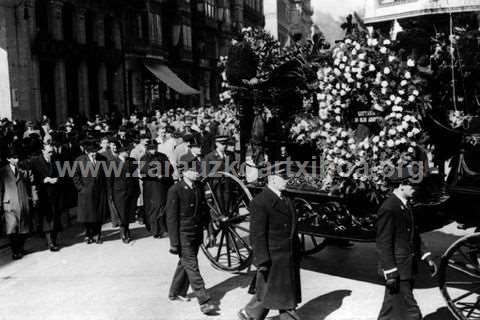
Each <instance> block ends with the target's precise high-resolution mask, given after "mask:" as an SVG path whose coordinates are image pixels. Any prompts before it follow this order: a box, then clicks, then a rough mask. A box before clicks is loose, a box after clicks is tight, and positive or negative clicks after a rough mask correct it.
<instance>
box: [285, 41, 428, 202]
mask: <svg viewBox="0 0 480 320" xmlns="http://www.w3.org/2000/svg"><path fill="white" fill-rule="evenodd" d="M392 47H393V44H392V42H391V41H390V40H388V39H376V38H371V37H367V38H365V39H361V40H352V39H346V40H344V41H343V42H340V43H338V44H337V45H336V46H335V47H334V48H333V50H332V51H331V52H332V54H331V57H330V59H329V60H328V61H327V62H326V63H324V65H323V66H322V67H321V68H320V70H319V71H318V79H319V88H318V93H317V100H318V104H319V111H318V115H314V116H311V115H299V116H298V117H297V119H296V121H295V124H294V125H293V126H292V128H291V133H292V137H293V139H295V141H297V142H299V143H314V144H316V145H317V147H318V149H319V151H320V152H321V154H322V157H323V160H324V161H323V163H324V164H326V167H324V172H323V177H322V179H318V180H316V181H319V185H318V186H317V187H318V188H320V189H324V190H328V191H330V192H332V193H334V192H338V193H341V194H349V193H358V192H365V193H368V195H369V196H370V197H371V198H372V200H374V199H375V198H377V200H378V197H379V196H382V195H384V194H385V192H386V191H387V190H388V188H387V183H386V178H385V168H391V167H392V166H398V165H403V164H408V163H410V162H412V161H413V160H414V159H415V157H416V154H417V150H418V148H419V146H420V144H421V140H422V134H421V132H422V130H421V114H422V108H423V105H424V103H423V100H422V95H421V85H420V78H418V77H417V75H416V70H417V69H416V66H415V61H414V60H413V59H408V61H401V60H400V59H399V58H398V56H397V55H396V53H395V51H394V50H393V48H392ZM362 108H363V109H364V110H365V109H369V110H372V111H374V112H375V114H376V115H377V119H378V120H377V122H378V123H377V125H378V127H379V129H378V130H376V132H368V133H367V134H365V133H364V134H361V133H360V132H359V131H361V129H360V128H362V126H360V128H356V129H354V126H353V124H352V121H351V114H352V112H355V111H356V109H362Z"/></svg>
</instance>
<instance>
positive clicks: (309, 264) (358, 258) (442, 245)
mask: <svg viewBox="0 0 480 320" xmlns="http://www.w3.org/2000/svg"><path fill="white" fill-rule="evenodd" d="M458 238H459V236H457V235H452V234H446V233H444V232H439V231H435V232H429V233H426V234H424V235H423V239H424V242H425V243H426V245H427V247H428V248H429V249H430V250H431V252H432V254H433V256H434V257H435V260H436V261H437V263H439V262H440V257H441V255H442V254H443V253H444V252H445V250H446V249H447V248H448V247H449V246H450V245H451V244H453V242H455V241H456V240H457V239H458ZM377 262H378V259H377V253H376V248H375V243H358V242H355V243H354V246H352V247H350V248H342V247H336V246H327V247H326V248H325V249H323V250H322V251H320V252H318V253H316V254H314V255H311V256H307V257H305V258H304V259H303V260H302V264H301V266H302V269H305V270H309V271H313V272H318V273H325V274H329V275H333V276H338V277H342V278H348V279H354V280H359V281H363V282H369V283H374V284H383V279H382V278H380V276H379V275H378V273H377ZM418 266H419V273H418V275H417V278H416V283H415V287H416V288H420V289H426V288H435V287H437V286H438V284H437V280H436V279H432V278H431V277H430V275H429V273H428V270H427V268H426V266H425V265H424V264H423V263H422V262H419V265H418Z"/></svg>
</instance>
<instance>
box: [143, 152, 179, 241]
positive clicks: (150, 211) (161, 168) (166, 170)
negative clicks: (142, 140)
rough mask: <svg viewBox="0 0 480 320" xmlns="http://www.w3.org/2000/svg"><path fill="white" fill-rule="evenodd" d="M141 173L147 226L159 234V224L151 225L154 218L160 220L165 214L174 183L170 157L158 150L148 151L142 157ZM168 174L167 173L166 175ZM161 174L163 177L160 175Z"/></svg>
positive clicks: (152, 231)
mask: <svg viewBox="0 0 480 320" xmlns="http://www.w3.org/2000/svg"><path fill="white" fill-rule="evenodd" d="M140 164H141V165H140V167H141V168H140V174H141V176H142V181H143V205H144V210H145V217H147V219H145V226H146V227H147V230H149V231H150V232H151V233H153V234H157V233H158V231H160V230H156V228H157V227H158V224H152V225H150V222H151V221H152V220H159V219H160V218H161V217H162V216H163V215H164V209H165V204H166V203H167V193H168V189H169V188H170V187H171V186H172V185H173V178H172V175H173V167H172V165H171V164H170V162H169V161H168V157H167V156H166V155H165V154H163V153H159V152H156V153H154V154H151V153H149V152H147V153H146V154H145V155H144V156H143V157H142V158H141V159H140ZM166 174H167V175H166ZM159 175H161V177H160V176H159Z"/></svg>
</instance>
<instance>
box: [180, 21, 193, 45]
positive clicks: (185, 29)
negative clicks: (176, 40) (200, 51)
mask: <svg viewBox="0 0 480 320" xmlns="http://www.w3.org/2000/svg"><path fill="white" fill-rule="evenodd" d="M182 42H183V47H184V48H186V49H191V48H192V27H190V26H186V25H183V26H182Z"/></svg>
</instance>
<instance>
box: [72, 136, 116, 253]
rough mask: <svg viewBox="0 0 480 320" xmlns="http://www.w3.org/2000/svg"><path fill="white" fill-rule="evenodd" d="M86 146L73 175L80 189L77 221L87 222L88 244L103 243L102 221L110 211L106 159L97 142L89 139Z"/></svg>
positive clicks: (77, 160)
mask: <svg viewBox="0 0 480 320" xmlns="http://www.w3.org/2000/svg"><path fill="white" fill-rule="evenodd" d="M84 148H85V154H84V155H82V156H80V157H78V158H77V159H76V160H75V162H76V168H75V169H76V170H75V173H74V176H73V182H74V184H75V187H76V188H77V191H78V210H77V221H78V222H80V223H84V224H85V236H86V242H87V244H91V243H93V242H96V243H97V244H101V243H102V223H103V219H104V217H105V215H106V214H107V212H108V204H107V180H106V177H105V173H104V172H103V170H102V169H103V168H102V161H105V160H104V157H103V156H100V155H98V154H97V151H98V144H97V143H96V142H94V141H88V142H86V143H85V145H84ZM103 163H105V162H103ZM88 168H90V169H91V170H89V169H88ZM82 169H83V170H82Z"/></svg>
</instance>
